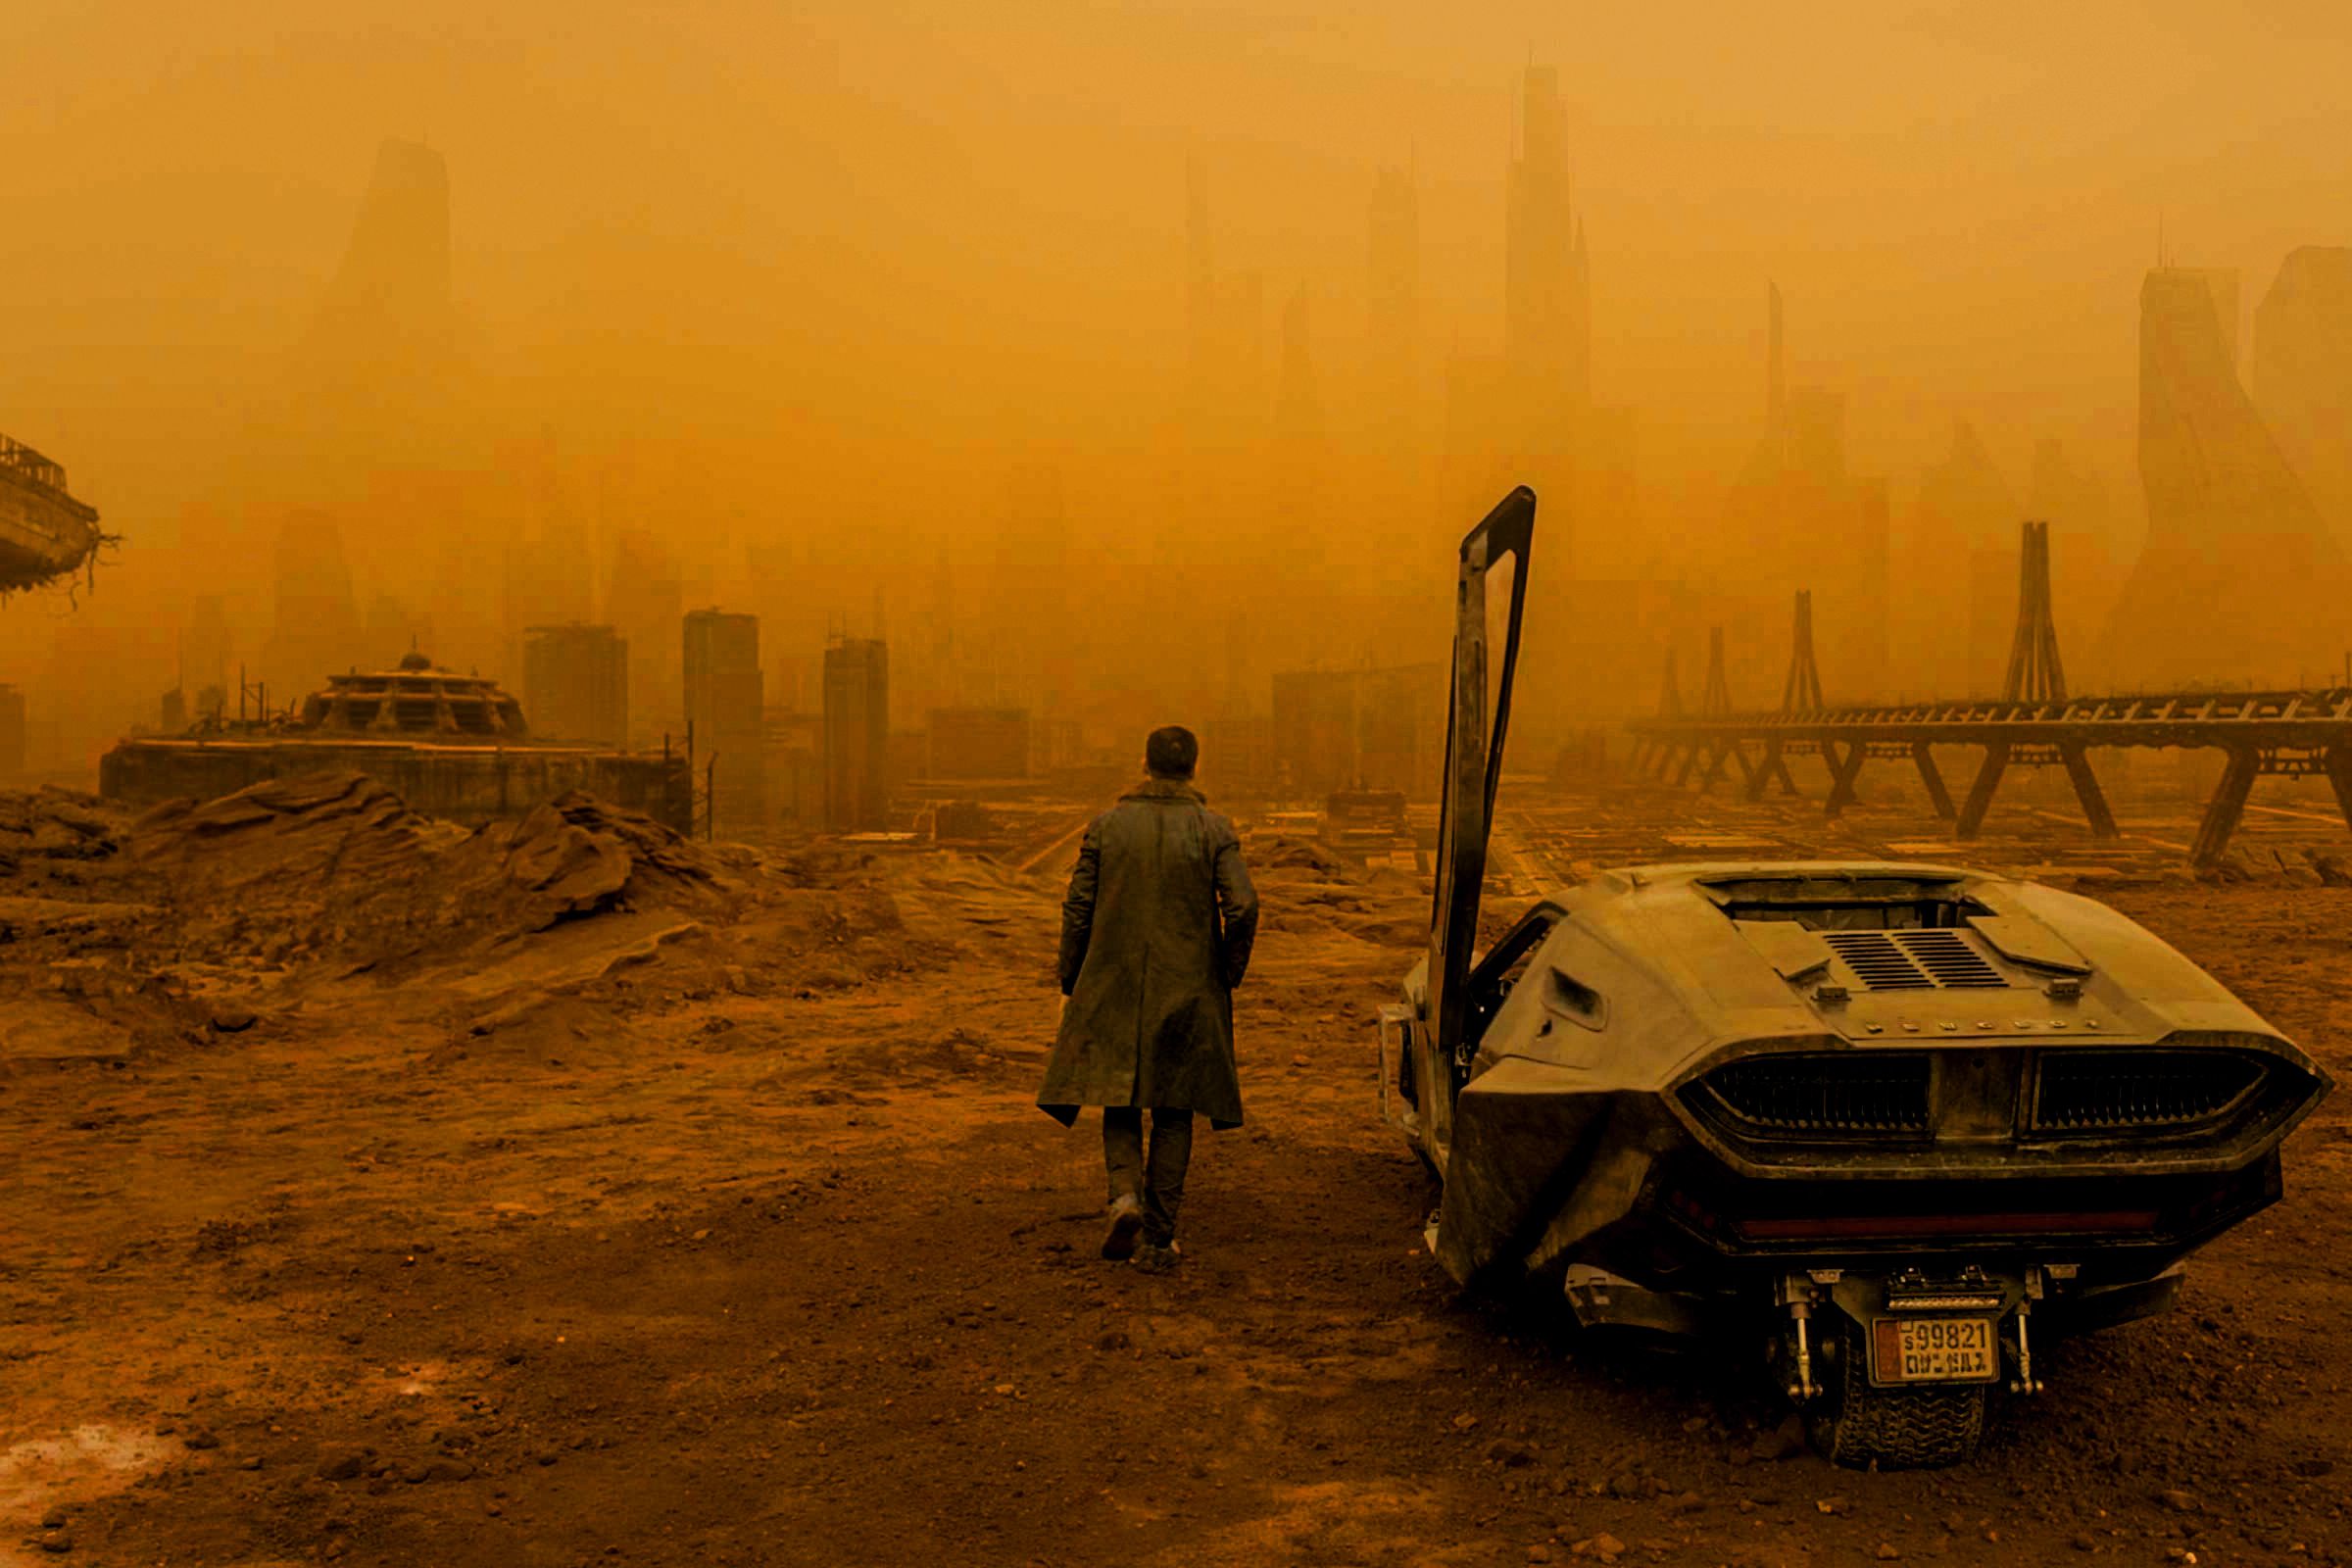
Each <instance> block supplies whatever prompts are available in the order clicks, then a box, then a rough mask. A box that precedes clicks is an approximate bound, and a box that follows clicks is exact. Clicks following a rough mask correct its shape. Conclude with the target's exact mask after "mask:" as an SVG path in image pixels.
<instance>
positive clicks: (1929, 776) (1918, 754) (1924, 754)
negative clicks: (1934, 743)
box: [1911, 741, 1959, 822]
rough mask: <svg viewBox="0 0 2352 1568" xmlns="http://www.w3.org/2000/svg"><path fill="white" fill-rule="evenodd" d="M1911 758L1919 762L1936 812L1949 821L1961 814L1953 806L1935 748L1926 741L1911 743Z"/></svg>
mask: <svg viewBox="0 0 2352 1568" xmlns="http://www.w3.org/2000/svg"><path fill="white" fill-rule="evenodd" d="M1911 760H1912V761H1913V762H1915V763H1916V764H1918V767H1919V781H1920V782H1921V783H1922V784H1925V785H1926V786H1927V787H1928V800H1929V801H1930V803H1932V804H1933V805H1934V806H1935V808H1936V815H1937V816H1939V817H1941V818H1943V819H1944V820H1945V821H1946V822H1949V821H1950V820H1951V819H1952V818H1953V817H1955V816H1957V815H1958V814H1959V812H1958V811H1956V810H1954V809H1953V808H1952V792H1951V791H1950V790H1948V789H1945V788H1944V786H1943V769H1942V768H1940V767H1937V766H1936V752H1935V749H1934V748H1933V747H1931V746H1929V745H1928V743H1927V742H1926V741H1913V742H1912V743H1911Z"/></svg>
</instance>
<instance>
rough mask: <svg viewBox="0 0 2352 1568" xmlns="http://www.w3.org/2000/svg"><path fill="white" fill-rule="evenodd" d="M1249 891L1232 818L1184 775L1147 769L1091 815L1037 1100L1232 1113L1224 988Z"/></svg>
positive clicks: (1235, 974)
mask: <svg viewBox="0 0 2352 1568" xmlns="http://www.w3.org/2000/svg"><path fill="white" fill-rule="evenodd" d="M1256 934H1257V893H1256V890H1255V889H1253V888H1251V887H1250V873H1249V872H1248V871H1247V870H1245V869H1244V868H1243V866H1242V845H1241V840H1240V839H1239V838H1237V837H1236V836H1235V835H1234V831H1233V824H1232V823H1231V822H1228V821H1227V820H1226V819H1225V818H1224V817H1222V816H1220V815H1218V814H1217V813H1216V812H1214V811H1212V810H1210V809H1208V807H1207V805H1206V804H1205V803H1204V802H1203V801H1202V800H1201V793H1200V792H1199V791H1198V790H1196V789H1194V788H1193V787H1192V786H1191V785H1190V784H1186V783H1181V782H1178V781H1176V780H1173V779H1162V778H1152V779H1147V780H1146V781H1145V782H1144V783H1143V784H1141V785H1139V786H1137V787H1136V788H1135V789H1133V790H1130V791H1129V792H1128V793H1127V794H1125V795H1123V796H1121V797H1120V798H1119V803H1118V804H1117V805H1116V806H1114V807H1112V808H1111V809H1109V810H1107V811H1105V812H1103V814H1102V815H1101V816H1098V817H1096V818H1095V820H1094V821H1093V823H1091V824H1090V825H1089V826H1088V827H1087V830H1086V840H1085V843H1084V844H1083V845H1082V846H1081V847H1080V849H1079V851H1078V866H1077V869H1076V870H1074V871H1072V872H1071V873H1070V890H1069V894H1068V896H1067V897H1066V898H1064V899H1063V900H1062V905H1061V991H1062V995H1064V996H1066V997H1068V998H1069V999H1070V1000H1069V1005H1068V1006H1066V1007H1065V1008H1063V1009H1062V1015H1061V1031H1060V1033H1059V1035H1058V1036H1056V1037H1055V1039H1054V1054H1053V1056H1052V1057H1051V1058H1050V1059H1049V1060H1048V1061H1047V1063H1046V1081H1045V1086H1044V1087H1043V1088H1041V1089H1040V1090H1039V1091H1038V1094H1037V1103H1038V1105H1039V1107H1040V1108H1041V1109H1043V1110H1044V1111H1045V1112H1046V1114H1048V1115H1050V1116H1052V1117H1054V1120H1056V1121H1058V1122H1060V1123H1062V1125H1064V1126H1067V1125H1069V1123H1070V1122H1072V1121H1074V1120H1075V1119H1076V1118H1077V1115H1078V1107H1079V1106H1081V1105H1143V1106H1149V1107H1152V1108H1158V1109H1169V1110H1192V1111H1198V1112H1200V1113H1201V1114H1203V1115H1205V1116H1207V1117H1208V1119H1209V1122H1210V1123H1211V1125H1213V1126H1216V1127H1220V1128H1222V1127H1238V1126H1240V1125H1241V1121H1242V1085H1241V1079H1240V1076H1239V1075H1238V1074H1237V1073H1236V1072H1235V1070H1234V1063H1233V990H1234V987H1236V986H1238V985H1240V984H1241V983H1242V975H1243V973H1244V972H1245V971H1247V970H1248V968H1249V967H1250V944H1251V943H1252V941H1253V940H1254V939H1255V937H1256Z"/></svg>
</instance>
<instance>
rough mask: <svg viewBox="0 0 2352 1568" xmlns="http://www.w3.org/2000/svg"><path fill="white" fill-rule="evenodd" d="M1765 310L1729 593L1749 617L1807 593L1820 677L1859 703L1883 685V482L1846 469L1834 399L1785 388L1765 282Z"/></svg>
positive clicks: (1773, 291)
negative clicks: (1751, 445) (1756, 420)
mask: <svg viewBox="0 0 2352 1568" xmlns="http://www.w3.org/2000/svg"><path fill="white" fill-rule="evenodd" d="M1764 308H1765V328H1766V345H1765V361H1764V433H1763V435H1762V436H1761V438H1759V439H1758V441H1757V442H1756V446H1755V450H1754V452H1753V453H1752V454H1751V455H1750V456H1749V458H1748V461H1747V466H1745V467H1744V468H1743V469H1741V470H1740V477H1739V479H1738V481H1737V482H1736V483H1735V484H1734V485H1733V487H1732V493H1731V497H1730V517H1729V522H1730V530H1729V531H1730V535H1731V537H1732V538H1733V539H1734V540H1736V541H1737V542H1738V543H1737V546H1736V548H1737V552H1738V554H1737V559H1738V560H1739V563H1740V564H1739V568H1738V570H1737V571H1736V572H1735V573H1734V574H1733V577H1732V583H1733V584H1735V585H1736V586H1733V587H1732V589H1731V591H1732V592H1733V593H1734V594H1735V595H1736V596H1737V597H1738V600H1739V603H1740V605H1741V606H1742V607H1743V608H1744V609H1745V611H1746V612H1747V613H1748V614H1749V615H1750V616H1751V617H1752V618H1753V619H1754V620H1755V621H1756V622H1757V623H1758V624H1770V623H1771V620H1773V619H1778V618H1779V617H1782V616H1785V615H1786V614H1787V613H1788V607H1789V601H1790V596H1791V595H1793V594H1795V593H1797V592H1799V591H1809V592H1811V593H1812V595H1813V603H1814V605H1815V606H1816V607H1818V610H1819V613H1818V614H1817V616H1816V618H1815V621H1814V635H1815V639H1816V643H1815V646H1816V648H1817V650H1818V654H1819V658H1820V662H1821V667H1822V670H1823V671H1824V678H1825V679H1826V680H1828V682H1829V683H1830V685H1831V687H1832V688H1833V689H1834V690H1835V691H1836V693H1837V694H1838V696H1839V697H1840V698H1841V699H1843V700H1847V701H1860V700H1864V699H1866V698H1868V697H1870V696H1871V695H1873V694H1874V693H1876V692H1878V691H1880V690H1882V689H1883V687H1882V682H1884V681H1886V680H1887V668H1886V662H1887V660H1886V653H1887V579H1888V573H1889V570H1890V567H1889V564H1888V560H1887V551H1888V527H1887V484H1886V481H1885V480H1884V479H1877V478H1869V477H1864V476H1858V475H1856V474H1855V473H1853V472H1852V471H1851V469H1850V468H1849V467H1848V465H1847V462H1846V451H1845V399H1844V397H1843V396H1842V395H1841V394H1839V393H1838V392H1836V391H1833V390H1830V389H1828V388H1825V387H1817V386H1801V385H1800V386H1794V387H1791V386H1790V385H1789V374H1788V360H1787V352H1788V344H1787V339H1786V336H1785V332H1784V323H1783V316H1782V306H1781V291H1780V288H1779V286H1778V285H1775V284H1769V283H1768V284H1767V285H1766V287H1765V294H1764ZM1768 617H1769V618H1768ZM1956 640H1957V637H1956V633H1955V641H1956Z"/></svg>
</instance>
